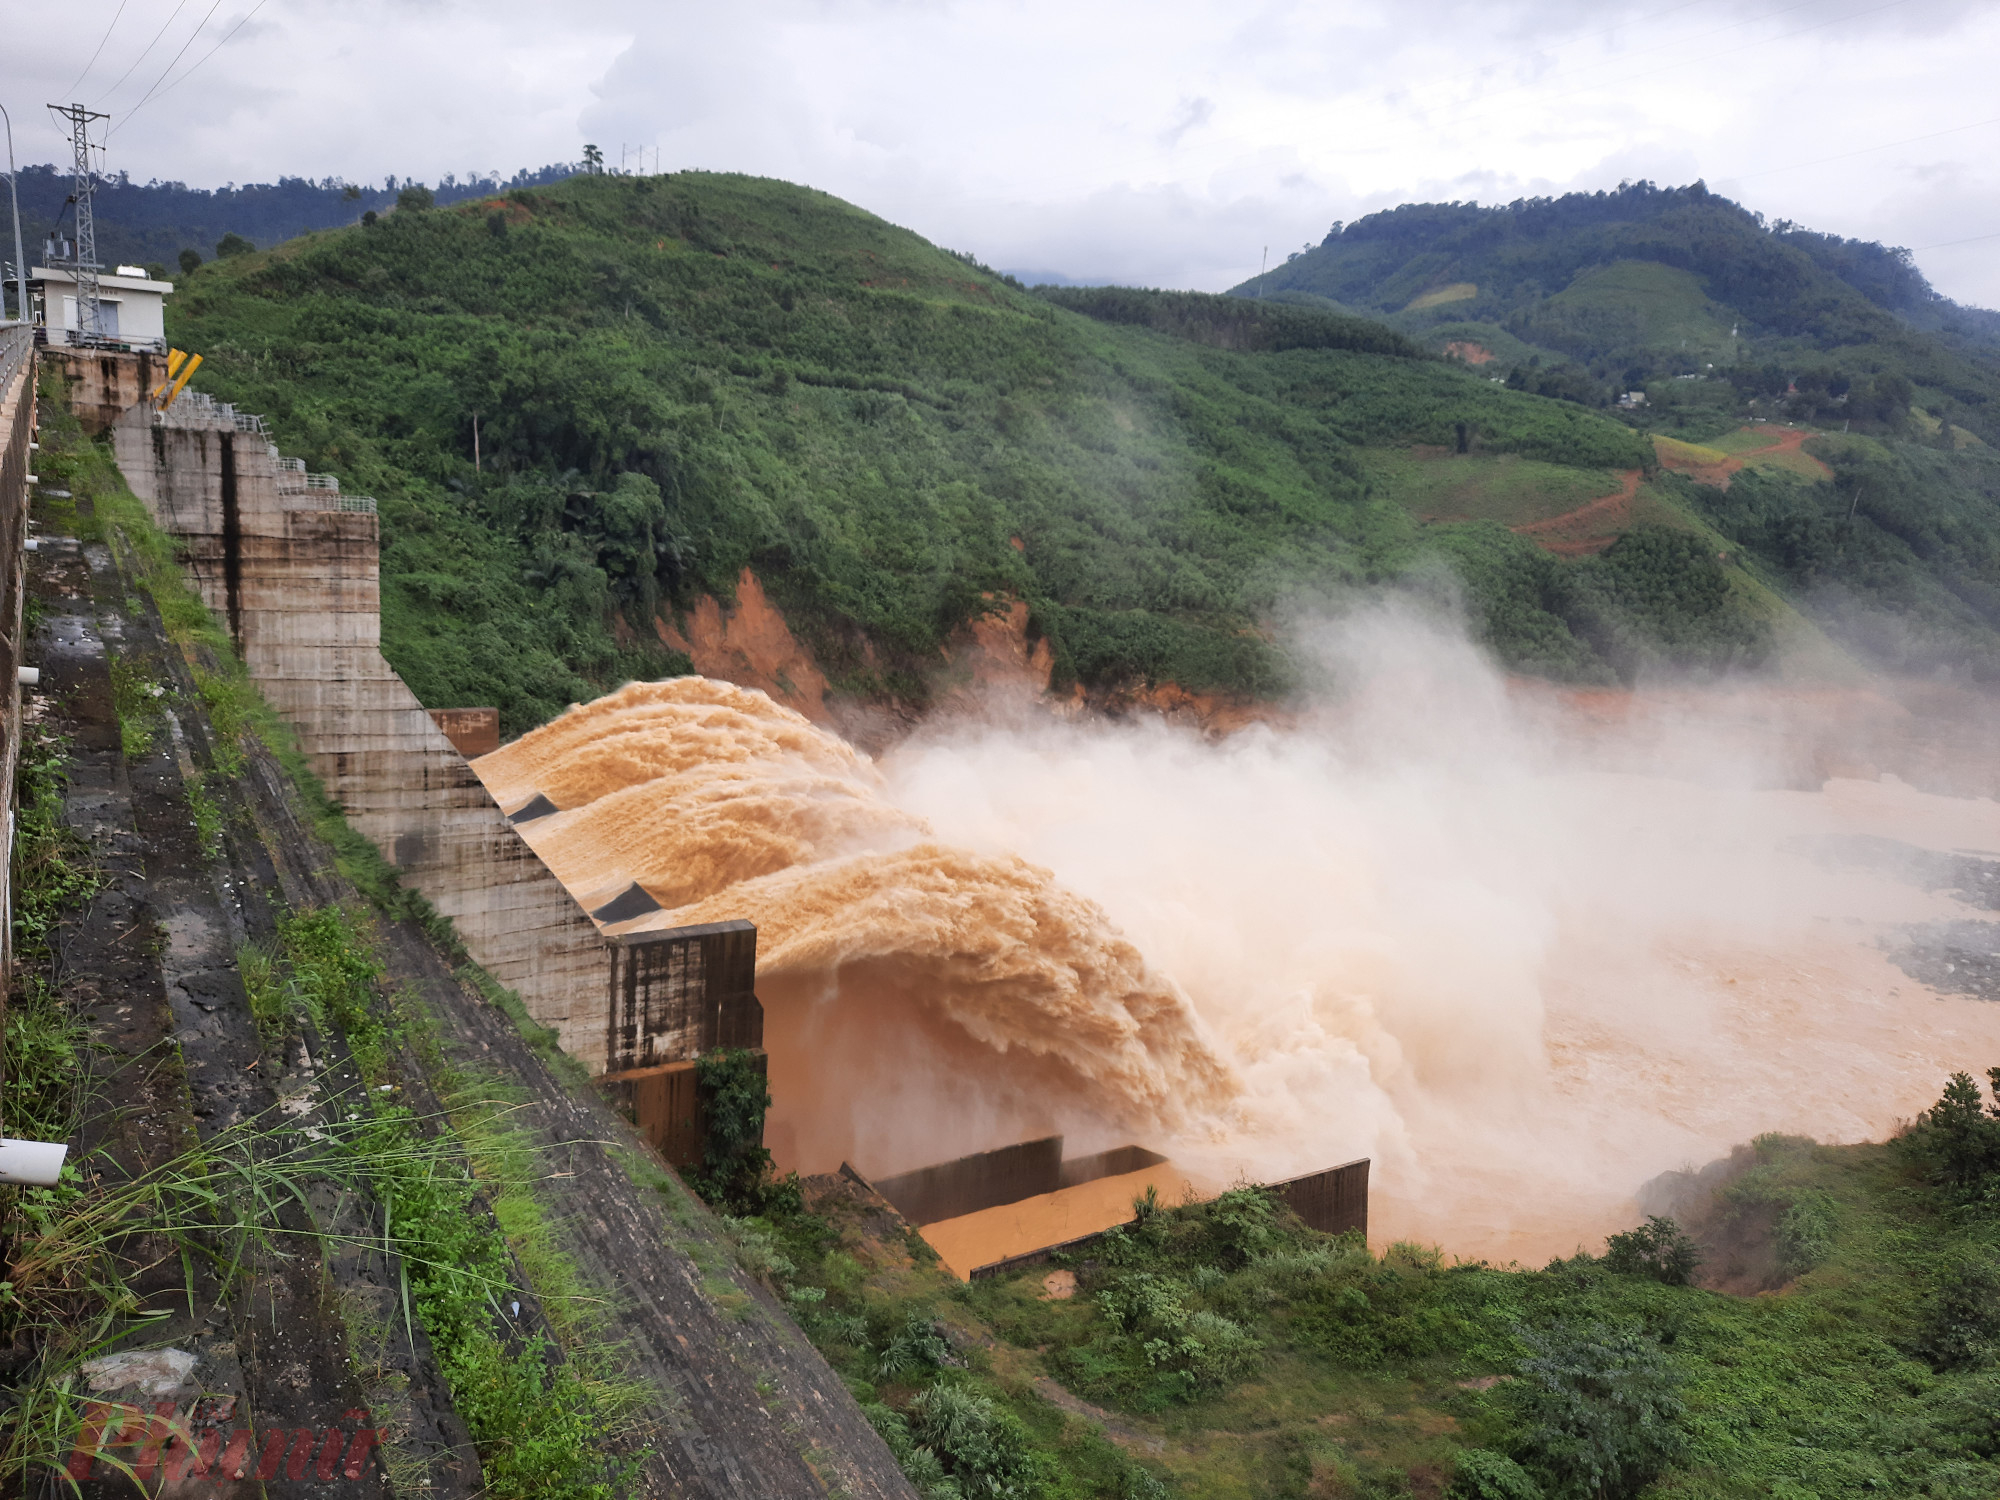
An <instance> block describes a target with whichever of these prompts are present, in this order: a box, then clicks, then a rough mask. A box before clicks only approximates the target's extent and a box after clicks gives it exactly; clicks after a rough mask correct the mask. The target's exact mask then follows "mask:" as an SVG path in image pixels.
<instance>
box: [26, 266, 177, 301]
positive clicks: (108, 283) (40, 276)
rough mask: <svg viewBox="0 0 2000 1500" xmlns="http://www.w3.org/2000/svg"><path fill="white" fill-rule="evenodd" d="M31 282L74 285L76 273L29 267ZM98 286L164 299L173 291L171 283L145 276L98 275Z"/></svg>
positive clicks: (42, 267) (100, 273)
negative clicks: (147, 294)
mask: <svg viewBox="0 0 2000 1500" xmlns="http://www.w3.org/2000/svg"><path fill="white" fill-rule="evenodd" d="M28 280H29V281H61V282H68V283H70V284H72V285H73V284H74V283H75V281H76V272H74V271H59V270H54V269H51V268H50V267H48V266H30V267H28ZM97 284H98V285H99V286H100V287H104V288H107V289H109V290H111V291H115V292H158V293H159V294H160V295H161V296H162V297H164V296H166V295H167V294H168V293H169V292H171V291H173V289H174V284H173V283H172V282H171V281H153V280H151V279H149V278H147V277H144V276H107V275H105V274H103V273H102V272H99V273H98V277H97Z"/></svg>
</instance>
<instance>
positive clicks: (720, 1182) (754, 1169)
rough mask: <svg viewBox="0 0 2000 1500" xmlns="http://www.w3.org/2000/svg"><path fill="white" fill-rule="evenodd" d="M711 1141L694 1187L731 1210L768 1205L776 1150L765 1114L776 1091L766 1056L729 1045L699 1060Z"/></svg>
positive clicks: (698, 1078)
mask: <svg viewBox="0 0 2000 1500" xmlns="http://www.w3.org/2000/svg"><path fill="white" fill-rule="evenodd" d="M694 1076H695V1087H696V1089H697V1090H698V1091H699V1092H700V1095H701V1116H702V1123H703V1127H704V1130H705V1132H706V1139H705V1140H704V1141H703V1143H702V1161H701V1169H700V1171H698V1172H696V1173H693V1174H691V1175H692V1177H693V1182H692V1184H691V1185H692V1186H693V1187H694V1189H695V1191H696V1192H698V1193H700V1194H701V1195H702V1197H703V1198H705V1199H707V1200H708V1201H709V1202H710V1203H712V1204H716V1205H718V1206H720V1207H724V1208H727V1209H728V1210H729V1211H730V1212H731V1213H738V1214H741V1213H752V1212H757V1211H760V1210H761V1209H762V1208H763V1207H764V1202H765V1198H766V1197H767V1196H768V1194H769V1192H770V1191H771V1189H772V1186H773V1185H772V1183H771V1153H770V1151H769V1150H768V1149H766V1147H765V1145H764V1114H765V1112H766V1111H767V1110H769V1109H770V1107H771V1089H770V1085H769V1084H768V1083H767V1082H766V1081H765V1078H764V1067H763V1060H762V1059H761V1058H760V1057H758V1055H757V1054H756V1053H754V1052H751V1051H748V1050H746V1049H744V1048H737V1047H725V1048H722V1049H721V1050H719V1051H715V1052H711V1053H709V1054H708V1055H707V1056H706V1057H703V1058H701V1059H699V1060H698V1061H697V1062H696V1063H695V1074H694Z"/></svg>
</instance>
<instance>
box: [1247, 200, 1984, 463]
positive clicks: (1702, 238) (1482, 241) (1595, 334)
mask: <svg viewBox="0 0 2000 1500" xmlns="http://www.w3.org/2000/svg"><path fill="white" fill-rule="evenodd" d="M1236 291H1237V294H1238V295H1246V296H1252V297H1262V298H1268V299H1271V300H1275V301H1279V302H1294V303H1301V304H1305V305H1320V304H1329V303H1330V304H1336V305H1339V306H1341V307H1343V308H1345V309H1347V310H1349V311H1352V312H1356V313H1360V314H1363V315H1366V316H1379V317H1381V318H1383V319H1384V320H1385V321H1387V322H1388V323H1389V324H1390V326H1392V327H1395V328H1397V329H1399V330H1401V331H1403V332H1405V333H1408V334H1411V335H1413V336H1415V337H1417V338H1418V339H1419V340H1420V341H1421V342H1423V343H1425V344H1426V345H1427V346H1429V347H1433V348H1436V347H1441V346H1442V344H1443V343H1444V342H1445V341H1446V340H1447V339H1450V340H1466V339H1471V340H1478V338H1479V335H1480V333H1481V332H1489V333H1491V334H1492V335H1493V336H1494V343H1493V344H1492V345H1491V346H1489V347H1492V348H1493V349H1494V352H1496V353H1498V354H1500V355H1501V358H1502V360H1503V361H1504V363H1505V365H1506V366H1508V367H1513V366H1520V365H1526V364H1527V363H1528V361H1530V360H1534V361H1536V362H1537V364H1538V365H1547V364H1550V363H1556V362H1563V361H1568V362H1571V363H1573V364H1574V366H1575V367H1576V368H1575V369H1574V370H1573V371H1572V374H1573V375H1574V376H1576V377H1577V378H1579V379H1580V381H1581V382H1583V383H1584V384H1586V385H1587V386H1588V387H1589V393H1588V397H1587V398H1585V399H1589V400H1591V401H1594V402H1596V403H1598V404H1605V403H1608V402H1609V401H1610V399H1611V397H1612V396H1613V395H1614V394H1617V393H1622V392H1625V391H1628V390H1633V389H1639V388H1644V389H1645V390H1646V391H1647V393H1648V395H1649V396H1650V397H1651V398H1652V399H1651V402H1650V404H1651V405H1652V406H1653V407H1655V408H1661V407H1664V408H1665V409H1666V411H1665V416H1666V417H1667V418H1668V419H1670V420H1672V421H1673V425H1674V426H1675V427H1676V428H1677V429H1678V428H1684V427H1686V426H1687V425H1688V424H1689V422H1690V420H1692V421H1693V422H1694V423H1695V424H1696V425H1704V424H1709V425H1712V424H1714V423H1717V422H1722V421H1728V420H1730V419H1731V418H1732V417H1734V416H1736V415H1740V414H1741V413H1743V412H1745V411H1755V410H1757V406H1756V405H1753V404H1751V403H1756V402H1759V401H1761V405H1762V410H1763V413H1764V414H1765V415H1767V416H1768V415H1773V414H1778V413H1780V412H1782V414H1784V415H1788V416H1802V417H1806V418H1837V419H1839V420H1841V421H1847V422H1850V423H1851V422H1854V421H1859V422H1861V423H1864V424H1867V425H1868V426H1870V428H1871V429H1872V430H1880V431H1885V432H1891V433H1901V432H1902V431H1904V430H1905V429H1906V428H1907V426H1908V413H1907V411H1906V410H1905V409H1906V408H1908V407H1909V406H1910V405H1911V404H1912V403H1913V402H1914V404H1915V405H1916V406H1917V407H1918V408H1919V409H1920V410H1921V411H1924V412H1928V413H1930V414H1931V415H1933V416H1936V417H1939V418H1942V419H1944V420H1947V421H1950V422H1953V423H1955V424H1959V425H1962V426H1963V427H1965V428H1967V429H1968V430H1970V431H1972V432H1975V433H1977V434H1978V435H1980V436H1981V437H1983V438H1985V439H1986V440H1988V441H2000V314H1994V313H1991V312H1986V311H1984V310H1982V309H1979V308H1966V307H1960V306H1958V305H1957V304H1955V303H1952V302H1950V301H1949V300H1947V299H1945V298H1943V297H1940V296H1939V295H1938V294H1937V293H1936V292H1935V291H1934V290H1932V288H1931V287H1930V285H1929V284H1928V283H1927V282H1926V281H1925V280H1924V278H1923V276H1922V274H1921V273H1920V272H1919V271H1917V269H1916V268H1915V266H1914V265H1913V264H1912V263H1911V261H1910V258H1909V254H1908V252H1907V251H1902V250H1895V249H1891V248H1888V247H1885V246H1882V245H1879V244H1874V243H1871V242H1865V241H1860V240H1843V239H1840V238H1838V237H1836V236H1831V235H1822V234H1816V233H1813V232H1812V231H1810V230H1806V229H1803V228H1800V227H1799V226H1797V225H1795V224H1791V223H1787V222H1783V221H1780V222H1778V223H1776V224H1768V225H1767V224H1766V223H1765V221H1764V219H1763V217H1762V216H1761V215H1758V214H1753V213H1751V212H1750V211H1749V210H1747V209H1745V208H1743V207H1741V206H1740V205H1738V204H1735V203H1732V202H1730V201H1729V200H1728V199H1726V198H1722V197H1718V196H1717V195H1715V194H1713V193H1711V192H1709V191H1708V189H1707V188H1705V187H1704V186H1703V185H1702V184H1700V183H1695V184H1694V185H1693V186H1691V187H1684V188H1658V187H1655V186H1654V185H1653V184H1651V183H1649V182H1640V183H1630V184H1626V185H1624V186H1621V187H1620V188H1619V189H1618V190H1617V191H1615V192H1603V193H1572V194H1569V195H1567V196H1565V197H1561V198H1534V199H1525V200H1522V201H1519V202H1515V203H1510V204H1505V205H1498V206H1492V207H1482V206H1480V205H1478V204H1473V203H1406V204H1403V205H1401V206H1400V207H1398V208H1394V209H1390V210H1388V211H1386V212H1384V213H1378V214H1371V215H1369V216H1368V217H1367V218H1364V219H1360V220H1357V221H1356V222H1355V223H1352V224H1336V225H1335V226H1334V227H1333V230H1332V232H1330V233H1329V234H1328V235H1327V237H1326V239H1325V240H1324V241H1322V242H1321V243H1320V244H1319V245H1318V246H1317V247H1316V248H1314V249H1312V250H1309V251H1306V252H1304V253H1302V254H1299V255H1295V256H1293V257H1291V259H1290V260H1288V261H1287V262H1286V263H1285V264H1284V265H1282V266H1280V267H1278V268H1277V269H1275V270H1273V271H1270V272H1269V273H1267V274H1266V275H1264V276H1263V277H1260V278H1256V279H1253V280H1251V281H1247V282H1245V283H1244V284H1243V285H1242V286H1240V287H1238V288H1236ZM1524 355H1525V358H1524ZM1495 373H1501V374H1506V373H1507V369H1505V368H1503V369H1500V370H1498V371H1496V372H1495ZM1690 376H1692V377H1696V381H1695V388H1693V389H1686V388H1681V389H1676V388H1675V386H1676V383H1677V377H1682V378H1684V377H1690ZM1801 376H1805V377H1808V379H1809V380H1816V382H1817V384H1818V385H1819V386H1820V387H1821V388H1822V389H1821V390H1820V391H1819V392H1818V395H1819V398H1820V399H1817V400H1815V399H1812V393H1809V392H1806V390H1805V382H1801V381H1800V380H1799V377H1801ZM1535 378H1537V377H1528V379H1529V380H1530V382H1531V383H1532V381H1533V380H1534V379H1535ZM1516 383H1517V384H1519V383H1520V382H1519V381H1517V382H1516ZM1795 383H1796V384H1798V385H1799V392H1798V394H1802V395H1806V396H1807V397H1808V399H1806V400H1804V401H1801V400H1798V399H1796V398H1794V399H1791V400H1789V401H1786V400H1783V399H1781V398H1783V397H1784V396H1785V394H1786V392H1787V387H1788V386H1790V385H1793V384H1795ZM1829 384H1832V385H1836V386H1837V387H1838V391H1837V392H1835V393H1834V394H1833V395H1831V396H1829V395H1828V393H1827V392H1826V391H1825V390H1824V387H1826V386H1827V385H1829ZM1850 393H1851V394H1850ZM1842 395H1847V396H1849V399H1848V400H1847V401H1844V402H1843V401H1839V400H1838V399H1837V398H1838V397H1839V396H1842ZM1878 397H1879V398H1881V399H1879V400H1878V399H1877V398H1878ZM1850 408H1851V409H1850Z"/></svg>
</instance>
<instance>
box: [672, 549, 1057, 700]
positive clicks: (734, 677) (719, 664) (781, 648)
mask: <svg viewBox="0 0 2000 1500" xmlns="http://www.w3.org/2000/svg"><path fill="white" fill-rule="evenodd" d="M1023 608H1024V609H1025V606H1023ZM653 629H654V630H655V631H656V632H657V633H658V635H659V637H660V639H661V640H663V641H665V642H666V643H667V644H668V645H669V646H671V647H673V648H674V649H675V650H676V651H685V652H686V653H687V654H688V656H689V658H690V659H691V660H692V661H693V662H694V669H695V670H696V671H697V672H699V673H701V675H702V676H704V677H715V678H719V679H721V680H722V681H724V682H734V683H736V684H738V685H739V686H742V687H754V688H762V689H763V690H764V691H765V692H767V693H769V694H770V695H771V696H772V697H773V698H774V699H776V700H777V701H778V702H780V703H782V704H784V705H785V706H786V707H787V708H795V709H797V710H798V711H799V712H800V713H802V714H804V715H805V716H806V717H807V718H809V719H811V720H813V721H814V722H815V723H819V724H825V723H828V722H830V721H831V719H832V715H830V714H829V713H828V712H827V708H826V675H825V674H824V673H823V672H821V671H820V669H819V667H818V666H817V665H815V664H814V662H813V659H812V656H811V655H810V654H809V653H808V652H807V651H806V648H805V647H803V646H801V645H800V644H799V643H798V641H797V640H796V639H794V637H793V635H792V632H791V627H790V626H788V625H786V624H785V617H784V616H783V615H781V614H779V613H778V610H777V607H776V606H775V605H773V604H772V603H771V601H770V600H769V599H768V598H767V597H766V596H765V594H764V585H763V584H761V583H759V582H758V581H757V575H756V574H755V573H752V572H751V571H750V570H749V569H748V568H745V569H744V570H743V576H742V577H741V578H739V579H737V581H736V603H735V604H734V605H732V606H731V607H730V608H728V609H727V610H725V609H724V608H723V607H722V605H721V603H720V602H718V601H717V600H716V598H715V596H714V595H712V594H704V595H703V596H702V597H701V599H700V601H699V602H698V603H696V605H695V607H694V608H693V610H691V611H690V612H689V614H688V617H687V634H686V635H685V636H684V635H682V634H681V633H680V631H678V630H676V629H675V628H674V626H673V625H672V623H670V622H669V621H667V620H661V619H656V620H654V621H653Z"/></svg>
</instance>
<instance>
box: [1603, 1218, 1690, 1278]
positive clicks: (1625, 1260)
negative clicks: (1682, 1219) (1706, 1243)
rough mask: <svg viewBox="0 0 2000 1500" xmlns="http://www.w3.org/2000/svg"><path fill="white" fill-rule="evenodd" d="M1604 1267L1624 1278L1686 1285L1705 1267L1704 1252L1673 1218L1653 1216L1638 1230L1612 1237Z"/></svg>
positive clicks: (1606, 1252)
mask: <svg viewBox="0 0 2000 1500" xmlns="http://www.w3.org/2000/svg"><path fill="white" fill-rule="evenodd" d="M1604 1264H1605V1266H1606V1267H1607V1268H1608V1269H1610V1270H1613V1271H1616V1272H1617V1273H1618V1274H1619V1275H1621V1276H1650V1277H1651V1278H1652V1279H1653V1280H1655V1281H1658V1282H1662V1283H1664V1284H1665V1285H1667V1286H1686V1285H1687V1284H1688V1278H1689V1277H1690V1276H1692V1275H1694V1268H1695V1267H1696V1266H1698V1265H1700V1264H1701V1251H1700V1250H1699V1249H1697V1248H1696V1247H1695V1243H1694V1241H1693V1240H1692V1239H1691V1238H1689V1236H1688V1232H1687V1231H1686V1230H1685V1229H1683V1228H1681V1226H1680V1225H1678V1224H1676V1223H1675V1222H1674V1221H1673V1220H1672V1219H1663V1218H1661V1217H1660V1216H1659V1215H1658V1214H1649V1215H1647V1217H1646V1222H1645V1223H1643V1224H1641V1225H1640V1226H1639V1227H1638V1228H1637V1229H1628V1230H1626V1231H1625V1233H1623V1234H1614V1235H1612V1236H1611V1238H1610V1240H1609V1241H1608V1242H1607V1243H1606V1246H1605V1252H1604Z"/></svg>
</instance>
